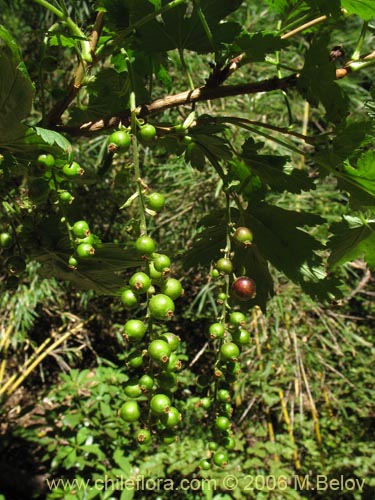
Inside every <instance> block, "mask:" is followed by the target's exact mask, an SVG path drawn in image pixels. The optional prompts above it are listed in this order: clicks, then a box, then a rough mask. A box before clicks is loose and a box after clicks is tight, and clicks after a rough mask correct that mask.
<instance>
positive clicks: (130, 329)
mask: <svg viewBox="0 0 375 500" xmlns="http://www.w3.org/2000/svg"><path fill="white" fill-rule="evenodd" d="M146 330H147V326H146V325H145V324H144V323H143V321H141V320H139V319H129V321H127V322H126V323H125V325H124V336H125V338H126V340H128V341H129V342H140V341H141V340H142V339H143V337H144V335H145V333H146Z"/></svg>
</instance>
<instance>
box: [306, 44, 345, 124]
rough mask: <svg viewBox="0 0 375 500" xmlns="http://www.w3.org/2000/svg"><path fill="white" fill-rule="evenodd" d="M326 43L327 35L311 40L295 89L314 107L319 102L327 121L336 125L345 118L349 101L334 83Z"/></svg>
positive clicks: (334, 76)
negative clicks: (324, 111)
mask: <svg viewBox="0 0 375 500" xmlns="http://www.w3.org/2000/svg"><path fill="white" fill-rule="evenodd" d="M328 43H329V36H328V35H323V36H320V37H317V38H315V39H314V40H313V42H312V44H311V46H310V48H309V49H308V51H307V53H306V56H305V64H304V66H303V69H302V71H301V74H300V78H299V79H298V83H297V88H298V89H299V91H300V92H301V94H302V95H303V96H304V97H305V98H306V99H307V100H308V101H309V102H310V103H312V104H315V105H316V104H318V103H319V102H321V103H322V105H323V106H324V108H325V110H326V114H327V119H328V120H330V121H332V122H335V123H338V122H340V121H341V120H343V118H345V116H346V114H347V110H348V103H349V101H348V98H347V96H346V94H345V93H344V92H343V90H342V88H341V87H340V86H339V85H338V84H337V83H336V82H335V81H334V80H335V79H336V71H335V66H334V64H332V62H330V60H329V53H328V50H327V45H328Z"/></svg>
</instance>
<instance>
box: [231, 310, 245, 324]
mask: <svg viewBox="0 0 375 500" xmlns="http://www.w3.org/2000/svg"><path fill="white" fill-rule="evenodd" d="M229 323H231V324H232V325H244V324H245V323H246V317H245V315H244V314H243V313H242V312H239V311H233V312H232V313H230V316H229Z"/></svg>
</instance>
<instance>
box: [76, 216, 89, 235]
mask: <svg viewBox="0 0 375 500" xmlns="http://www.w3.org/2000/svg"><path fill="white" fill-rule="evenodd" d="M72 231H73V234H74V236H75V237H76V238H85V237H86V236H89V234H90V227H89V225H88V223H87V222H86V221H85V220H79V221H77V222H75V223H74V224H73V227H72Z"/></svg>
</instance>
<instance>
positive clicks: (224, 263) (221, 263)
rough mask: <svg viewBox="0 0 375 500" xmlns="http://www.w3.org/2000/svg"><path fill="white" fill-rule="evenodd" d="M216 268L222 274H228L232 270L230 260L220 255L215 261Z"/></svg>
mask: <svg viewBox="0 0 375 500" xmlns="http://www.w3.org/2000/svg"><path fill="white" fill-rule="evenodd" d="M216 269H217V270H218V271H219V272H220V273H222V274H230V273H231V272H232V271H233V264H232V261H231V260H230V259H227V258H225V257H222V258H221V259H219V260H218V261H217V262H216Z"/></svg>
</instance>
